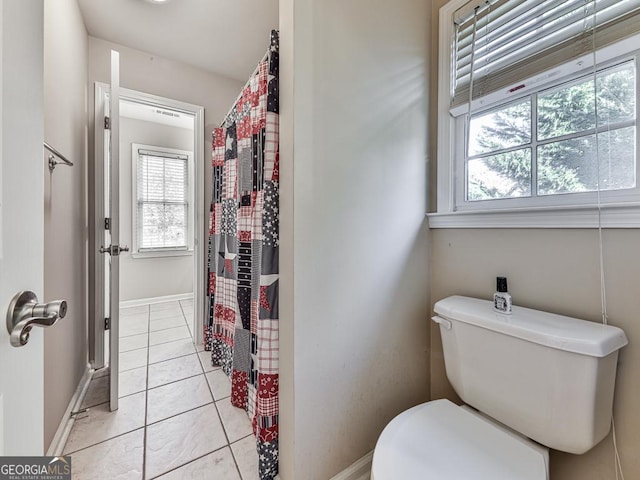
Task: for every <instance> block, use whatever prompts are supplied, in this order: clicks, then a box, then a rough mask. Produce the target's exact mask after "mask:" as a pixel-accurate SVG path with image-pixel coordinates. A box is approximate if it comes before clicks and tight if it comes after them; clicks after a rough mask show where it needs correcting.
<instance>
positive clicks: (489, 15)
mask: <svg viewBox="0 0 640 480" xmlns="http://www.w3.org/2000/svg"><path fill="white" fill-rule="evenodd" d="M440 28H441V36H440V42H441V47H442V48H441V49H440V55H444V57H443V58H441V61H440V67H441V70H443V67H444V66H445V65H446V63H447V62H448V63H449V65H448V69H447V71H441V72H440V73H439V81H440V85H439V106H440V112H441V113H440V118H439V132H440V133H439V145H438V165H439V170H440V169H441V170H442V172H444V173H439V183H438V200H439V206H438V211H439V212H443V211H450V212H455V211H457V210H491V209H504V208H521V207H540V206H542V207H544V206H568V205H595V204H600V203H601V202H602V203H607V202H609V203H625V202H626V203H629V204H631V203H637V202H638V201H640V189H639V188H638V179H637V175H636V173H637V170H638V169H637V161H638V155H637V149H638V144H639V142H638V130H637V128H636V119H637V117H638V102H637V98H638V85H639V84H640V82H639V80H638V76H637V71H638V68H639V66H640V63H639V57H640V51H639V50H638V48H639V47H640V0H486V1H482V2H478V1H477V0H474V1H471V2H468V1H464V0H452V1H451V2H450V3H449V4H447V5H446V6H445V7H443V9H442V10H441V15H440ZM443 42H446V43H445V44H444V45H443ZM445 112H446V113H445ZM445 115H446V116H445ZM441 190H443V191H444V192H442V191H441ZM441 200H443V201H442V202H441ZM441 204H444V205H441ZM442 206H444V208H441V207H442Z"/></svg>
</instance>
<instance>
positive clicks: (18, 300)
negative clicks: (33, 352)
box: [7, 290, 67, 347]
mask: <svg viewBox="0 0 640 480" xmlns="http://www.w3.org/2000/svg"><path fill="white" fill-rule="evenodd" d="M66 314H67V302H66V301H65V300H54V301H53V302H49V303H38V297H37V296H36V294H35V293H33V292H31V291H28V290H26V291H24V292H20V293H18V294H17V295H16V296H15V297H13V299H12V300H11V303H9V309H8V310H7V330H8V331H9V341H10V342H11V345H13V346H14V347H22V346H23V345H26V343H27V342H28V341H29V332H30V331H31V329H32V328H33V326H34V325H36V326H38V327H50V326H52V325H54V324H55V323H56V322H57V321H58V320H59V319H61V318H64V316H65V315H66Z"/></svg>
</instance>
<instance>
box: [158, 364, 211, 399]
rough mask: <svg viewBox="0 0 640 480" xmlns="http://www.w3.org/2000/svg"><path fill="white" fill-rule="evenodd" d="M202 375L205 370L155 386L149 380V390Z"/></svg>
mask: <svg viewBox="0 0 640 480" xmlns="http://www.w3.org/2000/svg"><path fill="white" fill-rule="evenodd" d="M154 365H157V363H155V364H154ZM200 375H204V372H201V373H196V374H195V375H189V376H188V377H184V378H179V379H177V380H171V381H170V382H167V383H163V384H161V385H156V386H154V387H149V386H148V385H149V382H148V381H147V392H148V391H150V390H155V389H156V388H160V387H166V386H167V385H173V384H174V383H178V382H182V381H183V380H190V379H192V378H196V377H199V376H200ZM204 381H205V382H206V381H207V379H206V378H205V379H204Z"/></svg>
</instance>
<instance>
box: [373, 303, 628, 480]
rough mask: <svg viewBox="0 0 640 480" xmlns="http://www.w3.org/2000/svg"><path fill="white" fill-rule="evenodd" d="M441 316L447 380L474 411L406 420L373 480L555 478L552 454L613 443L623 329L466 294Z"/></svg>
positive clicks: (397, 422) (377, 459)
mask: <svg viewBox="0 0 640 480" xmlns="http://www.w3.org/2000/svg"><path fill="white" fill-rule="evenodd" d="M434 311H435V313H436V316H435V317H434V318H433V321H434V322H436V323H438V324H439V326H440V337H441V338H442V348H443V354H444V363H445V368H446V372H447V378H448V379H449V382H450V383H451V386H452V387H453V388H454V390H455V391H456V393H457V394H458V396H459V397H460V398H461V399H462V401H463V402H465V403H466V404H467V405H469V406H471V407H473V409H472V408H469V407H468V406H462V407H459V406H457V405H455V404H454V403H452V402H450V401H448V400H434V401H431V402H427V403H423V404H421V405H418V406H416V407H413V408H411V409H409V410H407V411H405V412H402V413H401V414H400V415H398V416H397V417H395V418H394V419H393V420H392V421H391V422H390V423H389V424H388V425H387V426H386V427H385V429H384V430H383V432H382V434H381V435H380V437H379V439H378V442H377V444H376V447H375V450H374V453H373V460H372V470H371V478H372V479H373V480H547V479H548V472H549V469H548V465H549V454H548V450H547V448H553V449H556V450H560V451H563V452H569V453H573V454H576V455H580V454H582V453H585V452H587V451H588V450H590V449H591V448H593V447H594V446H595V445H596V444H598V443H599V442H600V441H601V440H602V439H603V438H604V437H605V436H606V435H607V433H608V432H609V428H610V425H611V409H612V405H613V393H614V386H615V376H616V367H617V359H618V351H619V350H620V349H621V348H623V347H624V346H625V345H626V344H627V337H626V336H625V334H624V332H623V331H622V330H620V329H619V328H617V327H614V326H611V325H602V324H599V323H595V322H588V321H585V320H580V319H576V318H570V317H565V316H561V315H555V314H552V313H547V312H541V311H537V310H531V309H528V308H522V307H514V308H513V314H512V315H503V314H501V313H496V312H495V310H494V309H493V303H492V302H488V301H486V300H479V299H475V298H468V297H460V296H453V297H449V298H445V299H443V300H440V301H439V302H437V303H436V304H435V306H434Z"/></svg>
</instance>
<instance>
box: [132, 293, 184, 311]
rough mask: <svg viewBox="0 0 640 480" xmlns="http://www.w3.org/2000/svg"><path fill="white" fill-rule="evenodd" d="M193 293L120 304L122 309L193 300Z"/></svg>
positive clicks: (139, 299)
mask: <svg viewBox="0 0 640 480" xmlns="http://www.w3.org/2000/svg"><path fill="white" fill-rule="evenodd" d="M192 299H193V293H179V294H177V295H165V296H164V297H150V298H138V299H135V300H126V301H124V302H120V308H126V307H137V306H139V305H147V304H149V303H162V302H176V301H178V300H192Z"/></svg>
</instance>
